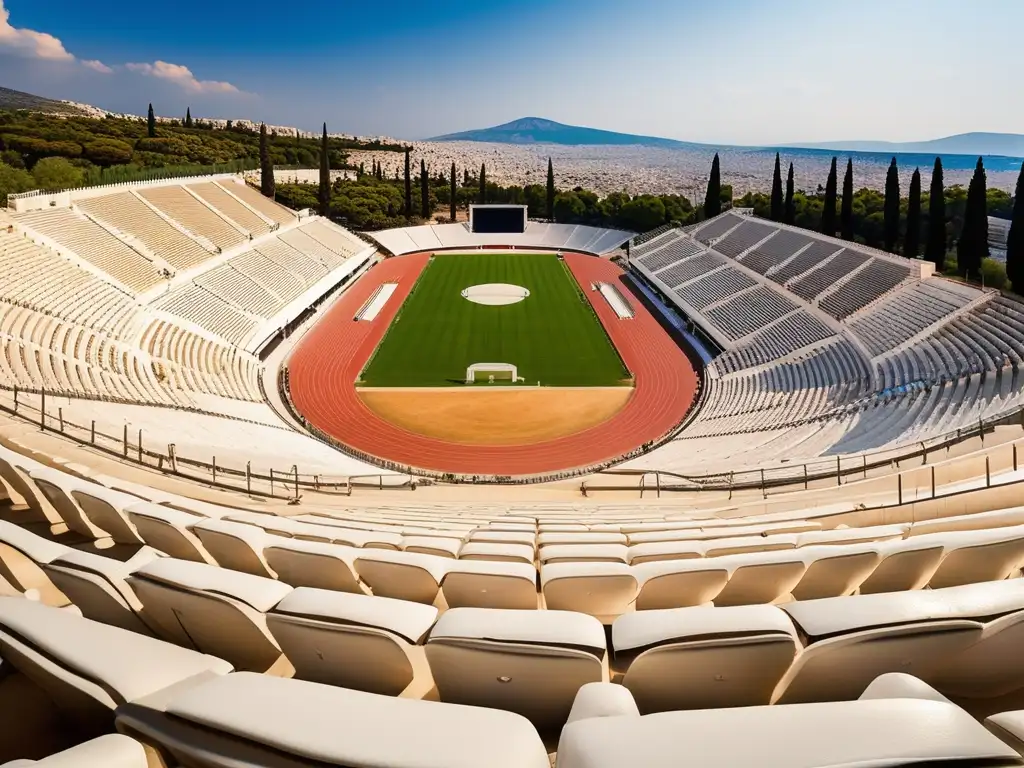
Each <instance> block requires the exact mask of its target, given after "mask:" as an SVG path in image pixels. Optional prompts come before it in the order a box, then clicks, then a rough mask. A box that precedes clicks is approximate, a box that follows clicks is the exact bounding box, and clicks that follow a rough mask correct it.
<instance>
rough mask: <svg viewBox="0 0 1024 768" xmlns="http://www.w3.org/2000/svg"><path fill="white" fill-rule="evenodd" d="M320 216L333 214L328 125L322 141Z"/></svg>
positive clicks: (325, 125)
mask: <svg viewBox="0 0 1024 768" xmlns="http://www.w3.org/2000/svg"><path fill="white" fill-rule="evenodd" d="M317 200H318V201H319V202H320V215H321V216H327V215H328V214H329V213H330V212H331V159H330V153H329V152H328V149H327V123H324V132H323V136H322V137H321V139H320V193H319V195H318V196H317Z"/></svg>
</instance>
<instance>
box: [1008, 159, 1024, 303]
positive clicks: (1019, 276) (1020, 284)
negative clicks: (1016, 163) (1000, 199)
mask: <svg viewBox="0 0 1024 768" xmlns="http://www.w3.org/2000/svg"><path fill="white" fill-rule="evenodd" d="M1006 276H1007V277H1008V278H1010V287H1011V288H1012V289H1013V291H1014V293H1016V294H1017V295H1019V296H1024V163H1022V164H1021V166H1020V175H1019V176H1018V177H1017V189H1016V191H1015V192H1014V194H1013V218H1012V219H1011V221H1010V234H1009V235H1007V237H1006Z"/></svg>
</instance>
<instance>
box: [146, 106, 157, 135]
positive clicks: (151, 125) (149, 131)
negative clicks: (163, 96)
mask: <svg viewBox="0 0 1024 768" xmlns="http://www.w3.org/2000/svg"><path fill="white" fill-rule="evenodd" d="M146 135H147V136H149V138H151V139H155V138H156V115H155V114H154V113H153V105H152V104H150V105H149V112H148V113H146Z"/></svg>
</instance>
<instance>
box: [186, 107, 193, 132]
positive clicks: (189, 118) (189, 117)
mask: <svg viewBox="0 0 1024 768" xmlns="http://www.w3.org/2000/svg"><path fill="white" fill-rule="evenodd" d="M185 127H186V128H191V127H192V108H191V107H185Z"/></svg>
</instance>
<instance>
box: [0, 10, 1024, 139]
mask: <svg viewBox="0 0 1024 768" xmlns="http://www.w3.org/2000/svg"><path fill="white" fill-rule="evenodd" d="M1022 28H1024V2H1021V0H969V2H965V1H964V0H856V2H829V0H757V1H756V2H755V1H753V0H726V1H723V2H707V0H704V1H703V2H691V1H690V0H629V1H628V2H625V1H624V0H587V1H584V0H517V1H516V2H512V1H511V0H478V1H477V2H470V1H466V0H459V1H455V2H444V1H442V2H429V1H428V2H424V0H420V2H416V3H414V2H409V1H408V0H389V2H387V3H375V2H365V1H363V2H351V0H335V1H334V2H328V1H326V0H306V2H304V3H301V4H298V3H296V4H288V3H281V2H280V1H279V0H275V2H270V0H173V2H164V3H160V2H151V3H140V2H137V0H133V1H132V2H128V1H127V0H0V85H4V86H7V87H11V88H17V89H19V90H26V91H30V92H33V93H38V94H40V95H44V96H51V97H55V98H66V99H71V100H75V101H81V102H87V103H91V104H95V105H97V106H100V107H103V108H105V109H110V110H113V111H125V112H135V113H142V112H143V111H144V110H145V108H146V104H147V103H148V102H150V101H152V102H153V103H154V105H155V107H156V110H157V112H158V113H159V114H162V115H178V114H183V113H184V111H185V108H186V107H191V108H192V113H193V115H197V116H198V115H205V116H211V117H213V116H215V117H229V118H231V117H234V118H241V117H247V118H251V119H256V120H266V121H268V122H270V123H273V124H278V125H296V126H299V127H302V128H307V129H313V128H315V127H317V126H318V125H319V124H320V123H321V122H322V121H324V120H326V121H327V123H328V126H329V128H330V129H331V130H332V131H339V132H346V133H358V134H362V135H378V134H385V135H391V136H398V137H402V138H410V139H416V138H424V137H427V136H431V135H436V134H441V133H448V132H453V131H459V130H465V129H469V128H479V127H484V126H488V125H494V124H497V123H502V122H506V121H508V120H512V119H514V118H517V117H523V116H527V115H533V116H540V117H547V118H551V119H553V120H558V121H560V122H566V123H573V124H578V125H588V126H593V127H599V128H605V129H609V130H619V131H627V132H631V133H644V134H651V135H657V136H666V137H670V138H677V139H683V140H690V141H701V142H709V143H735V144H776V143H788V142H798V141H808V142H809V141H834V140H850V139H884V140H891V141H912V140H921V139H929V138H936V137H940V136H947V135H951V134H955V133H963V132H968V131H1000V132H1002V131H1005V132H1024V101H1022V100H1021V99H1020V98H1019V95H1020V85H1019V80H1018V78H1019V72H1020V64H1019V58H1018V51H1019V48H1020V44H1019V41H1018V39H1017V38H1018V34H1019V31H1020V30H1021V29H1022Z"/></svg>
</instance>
